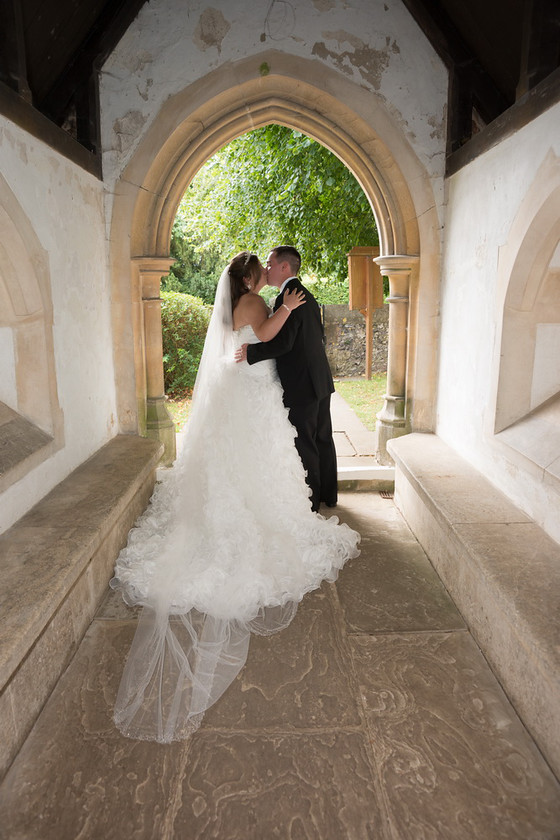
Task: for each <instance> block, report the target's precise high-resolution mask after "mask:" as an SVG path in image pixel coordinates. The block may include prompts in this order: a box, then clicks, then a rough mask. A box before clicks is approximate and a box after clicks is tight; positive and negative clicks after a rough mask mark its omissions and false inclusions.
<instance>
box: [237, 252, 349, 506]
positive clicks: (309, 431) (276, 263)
mask: <svg viewBox="0 0 560 840" xmlns="http://www.w3.org/2000/svg"><path fill="white" fill-rule="evenodd" d="M300 265H301V257H300V255H299V252H298V251H297V250H296V249H295V248H293V247H292V246H291V245H280V246H278V247H277V248H274V249H273V250H272V251H271V252H270V254H269V255H268V259H267V263H266V268H267V275H268V285H269V286H277V287H278V289H280V294H279V295H278V297H277V298H276V303H275V304H274V311H276V310H277V309H278V308H279V307H280V306H282V301H283V299H284V292H285V291H286V289H288V290H290V289H299V290H300V291H303V292H304V293H305V306H300V307H298V308H297V309H295V310H293V311H292V313H291V314H290V317H289V318H288V320H287V321H286V323H285V324H284V326H283V327H282V329H281V330H280V332H279V333H278V335H277V336H276V337H275V338H273V339H272V341H267V342H266V343H265V342H263V343H261V344H249V345H247V344H244V345H243V347H242V348H241V349H240V350H239V351H238V354H237V361H244V360H245V359H246V360H247V361H248V362H249V364H250V365H252V364H254V363H255V362H260V361H262V360H263V359H276V367H277V369H278V376H279V377H280V382H281V383H282V388H283V389H284V405H285V406H286V407H287V408H288V409H289V415H288V416H289V419H290V422H291V424H292V425H293V426H295V428H296V431H297V437H296V447H297V450H298V452H299V455H300V458H301V460H302V462H303V466H304V469H305V470H306V471H307V483H308V485H309V487H310V488H311V506H312V509H313V510H314V511H318V510H319V505H320V504H321V502H325V504H326V505H328V506H329V507H334V505H336V502H337V472H336V451H335V448H334V441H333V436H332V424H331V413H330V402H331V394H332V393H333V391H334V385H333V379H332V375H331V371H330V368H329V363H328V361H327V355H326V353H325V347H324V334H323V325H322V323H321V312H320V309H319V305H318V303H317V301H316V300H315V298H314V297H313V295H312V294H311V293H310V292H309V291H308V290H307V289H306V288H304V286H302V284H301V282H300V280H299V279H298V276H297V275H298V272H299V269H300ZM279 466H281V465H279Z"/></svg>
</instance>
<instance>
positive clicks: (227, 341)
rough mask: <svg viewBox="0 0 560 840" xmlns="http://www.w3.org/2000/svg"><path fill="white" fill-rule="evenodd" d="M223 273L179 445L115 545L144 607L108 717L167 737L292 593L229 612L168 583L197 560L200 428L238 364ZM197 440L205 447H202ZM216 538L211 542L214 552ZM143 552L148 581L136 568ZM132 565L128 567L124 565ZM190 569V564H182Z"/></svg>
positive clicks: (289, 607) (123, 585)
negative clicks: (120, 546)
mask: <svg viewBox="0 0 560 840" xmlns="http://www.w3.org/2000/svg"><path fill="white" fill-rule="evenodd" d="M233 351H234V334H233V327H232V305H231V292H230V281H229V273H228V269H227V268H226V269H225V270H224V272H223V273H222V275H221V277H220V280H219V282H218V286H217V290H216V298H215V304H214V309H213V312H212V316H211V319H210V324H209V327H208V331H207V335H206V340H205V344H204V350H203V354H202V358H201V362H200V365H199V370H198V375H197V378H196V383H195V388H194V392H193V402H192V408H191V416H190V418H189V421H188V424H187V432H186V436H185V441H184V444H183V450H182V452H181V455H180V456H179V458H178V459H177V461H176V463H175V465H174V467H173V469H172V470H170V471H169V474H168V475H167V476H166V478H165V479H164V481H163V482H162V484H160V485H159V486H157V487H156V490H155V492H154V496H153V497H152V501H151V504H150V506H149V508H148V511H146V513H145V514H144V515H143V516H142V517H141V519H140V520H139V523H138V525H139V527H137V528H135V529H133V531H132V532H131V535H130V536H129V543H128V546H127V548H125V549H124V550H123V552H121V555H120V557H119V561H118V563H117V572H116V576H115V577H114V578H113V579H112V581H111V586H112V588H113V589H117V590H120V591H121V592H122V595H123V599H124V600H125V602H126V603H128V604H129V605H131V606H136V605H141V606H142V607H143V609H142V611H141V614H140V617H139V620H138V626H137V630H136V633H135V636H134V639H133V642H132V646H131V649H130V652H129V655H128V658H127V662H126V665H125V669H124V672H123V676H122V680H121V684H120V687H119V691H118V695H117V699H116V703H115V711H114V720H115V723H116V725H117V727H118V728H119V730H120V731H121V732H122V733H123V734H124V735H127V736H128V737H131V738H140V739H146V740H156V741H160V742H163V743H167V742H170V741H173V740H178V739H182V738H186V737H188V736H189V735H190V734H191V733H192V732H194V731H195V730H196V729H197V728H198V727H199V726H200V723H201V720H202V717H203V715H204V712H205V711H206V710H207V709H208V708H209V707H210V706H211V705H212V704H213V703H215V702H216V700H218V698H219V697H220V696H221V695H222V694H223V692H224V691H225V690H226V689H227V687H228V686H229V685H230V684H231V682H232V681H233V680H234V679H235V677H236V676H237V674H238V673H239V671H240V670H241V668H242V667H243V665H244V663H245V661H246V658H247V652H248V646H249V638H250V634H251V632H253V633H259V634H269V633H273V632H276V631H278V630H280V629H282V628H283V627H285V626H286V625H287V624H288V623H289V622H290V621H291V619H292V618H293V616H294V614H295V611H296V609H297V603H296V602H295V601H293V600H289V599H288V600H286V601H285V602H280V603H275V604H266V603H262V604H258V605H257V607H256V608H254V604H253V607H252V608H251V605H248V606H247V611H245V610H240V609H238V610H237V614H227V608H226V609H224V608H223V605H222V604H218V603H217V602H216V608H215V610H212V609H206V610H205V611H200V610H198V609H197V608H196V605H195V604H192V603H189V602H187V603H182V602H181V600H180V598H178V595H177V587H176V585H175V583H176V581H177V580H178V576H180V575H181V574H182V575H185V567H186V565H187V567H188V564H189V563H190V562H191V561H192V562H196V557H197V548H198V542H197V540H198V538H199V532H200V522H199V521H198V520H199V519H200V518H202V520H204V513H205V512H204V502H203V501H201V499H203V497H204V496H205V494H206V495H208V488H207V487H206V486H205V485H204V451H203V450H204V447H205V446H207V440H206V441H205V439H204V438H203V435H204V430H205V429H206V428H207V426H208V423H209V421H210V420H211V416H210V415H211V411H212V407H211V406H212V399H213V398H215V397H216V389H219V388H220V382H221V378H222V376H223V373H224V370H227V369H228V366H229V369H230V371H231V370H232V366H233V368H235V362H234V361H233ZM201 450H202V451H201ZM218 551H219V547H218V546H216V552H218ZM139 556H140V557H141V558H142V566H143V568H144V570H145V573H146V581H147V582H146V585H145V586H141V585H139V584H138V581H137V579H136V577H135V571H134V562H135V561H137V559H138V557H139ZM127 570H130V574H128V573H127ZM187 574H188V568H187Z"/></svg>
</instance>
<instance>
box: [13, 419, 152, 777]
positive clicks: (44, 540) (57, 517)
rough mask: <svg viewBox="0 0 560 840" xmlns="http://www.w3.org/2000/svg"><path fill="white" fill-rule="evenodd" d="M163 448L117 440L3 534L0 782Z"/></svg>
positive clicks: (83, 622) (103, 584)
mask: <svg viewBox="0 0 560 840" xmlns="http://www.w3.org/2000/svg"><path fill="white" fill-rule="evenodd" d="M161 452H162V446H161V444H160V443H159V442H156V441H153V440H148V439H146V438H140V437H136V436H126V435H120V436H118V437H116V438H113V440H111V441H110V442H109V443H108V444H106V445H105V446H104V447H103V448H102V449H100V450H99V451H98V452H97V453H96V454H95V455H93V457H91V458H90V459H89V460H88V461H86V462H85V463H84V464H82V465H81V466H80V467H78V468H77V469H76V470H75V471H74V472H73V473H71V474H70V475H69V476H68V477H67V478H66V479H65V480H64V481H62V482H61V483H60V484H59V485H58V486H57V487H55V488H54V490H52V491H51V492H50V493H49V494H48V495H47V496H46V497H45V498H44V499H42V500H41V501H40V502H39V503H38V504H37V505H36V506H35V507H34V508H33V509H32V510H30V511H29V513H27V514H26V515H25V516H23V517H22V518H21V519H20V520H19V521H18V522H17V523H16V524H15V525H13V526H12V527H11V528H10V529H9V530H7V531H6V532H4V534H2V535H0V582H1V583H0V731H1V732H2V738H1V739H0V744H1V746H0V778H1V777H2V775H3V774H4V773H5V771H6V769H7V768H8V766H9V765H10V763H11V761H12V760H13V758H14V757H15V755H16V753H17V751H18V749H19V747H20V746H21V744H22V743H23V741H24V740H25V738H26V736H27V734H28V733H29V731H30V729H31V727H32V726H33V723H34V722H35V720H36V718H37V716H38V714H39V712H40V711H41V709H42V707H43V705H44V703H45V702H46V700H47V698H48V696H49V694H50V693H51V691H52V689H53V688H54V686H55V684H56V682H57V680H58V678H59V677H60V675H61V674H62V672H63V671H64V669H65V668H66V666H67V665H68V663H69V661H70V659H71V658H72V656H73V654H74V652H75V650H76V649H77V647H78V644H79V643H80V641H81V639H82V637H83V635H84V633H85V631H86V630H87V628H88V626H89V624H90V622H91V620H92V619H93V616H94V614H95V612H96V610H97V607H98V605H99V603H100V601H101V599H102V597H103V595H104V594H105V592H106V589H107V583H108V581H109V579H110V577H111V574H112V570H113V564H114V560H115V558H116V556H117V554H118V552H119V551H120V549H121V548H122V546H123V545H124V544H125V543H126V537H127V534H128V531H129V530H130V528H131V526H132V524H133V523H134V521H135V519H136V518H137V516H138V515H139V514H140V513H141V512H142V511H143V510H144V508H145V507H146V505H147V503H148V499H149V498H150V495H151V493H152V490H153V486H154V482H155V476H156V467H157V465H158V461H159V458H160V456H161Z"/></svg>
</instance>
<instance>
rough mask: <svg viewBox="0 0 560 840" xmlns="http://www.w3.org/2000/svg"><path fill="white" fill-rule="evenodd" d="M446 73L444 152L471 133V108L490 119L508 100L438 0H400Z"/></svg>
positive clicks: (461, 141) (508, 105)
mask: <svg viewBox="0 0 560 840" xmlns="http://www.w3.org/2000/svg"><path fill="white" fill-rule="evenodd" d="M403 3H404V5H405V6H406V8H407V9H408V11H409V12H410V14H411V15H412V17H413V18H414V20H415V21H416V23H417V24H418V25H419V27H420V28H421V29H422V31H423V32H424V34H425V35H426V37H427V38H428V40H429V41H430V43H431V44H432V46H433V47H434V49H435V50H436V52H437V54H438V55H439V57H440V58H441V60H442V61H443V62H444V64H445V66H446V67H447V68H448V70H449V73H450V79H449V101H448V138H447V141H448V152H452V151H454V150H455V149H457V148H459V147H460V146H461V145H462V144H463V143H465V142H466V141H467V140H468V139H469V138H470V137H471V136H472V111H473V107H474V108H476V110H477V112H478V113H479V114H480V116H481V118H482V119H483V121H484V122H485V123H489V122H492V121H493V120H494V119H496V117H498V116H499V115H500V114H501V113H503V112H504V111H505V110H506V109H507V108H509V107H510V105H511V104H512V103H511V102H508V100H507V99H506V98H505V97H504V95H503V94H502V93H501V91H500V90H499V89H498V87H497V85H496V83H495V82H494V80H493V79H492V77H491V76H490V74H489V73H488V72H487V71H486V70H485V69H484V67H483V66H482V65H481V63H480V61H479V60H478V59H477V58H476V56H475V55H474V54H473V52H472V51H471V49H470V48H469V47H468V45H467V44H466V42H465V40H464V39H463V37H462V36H461V34H460V32H459V30H458V29H457V28H456V26H455V25H454V23H453V21H452V20H451V18H450V17H449V15H448V14H447V13H446V11H445V10H444V9H443V7H442V5H441V3H440V2H439V0H403Z"/></svg>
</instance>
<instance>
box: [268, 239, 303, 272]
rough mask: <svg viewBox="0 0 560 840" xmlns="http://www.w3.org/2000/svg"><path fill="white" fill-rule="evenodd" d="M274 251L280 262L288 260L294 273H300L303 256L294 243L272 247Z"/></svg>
mask: <svg viewBox="0 0 560 840" xmlns="http://www.w3.org/2000/svg"><path fill="white" fill-rule="evenodd" d="M272 253H273V254H275V255H276V259H277V260H278V261H279V262H284V261H286V262H287V263H289V264H290V268H291V269H292V271H293V272H294V274H299V270H300V267H301V256H300V253H299V251H298V250H297V248H294V246H293V245H278V247H277V248H273V249H272Z"/></svg>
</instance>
